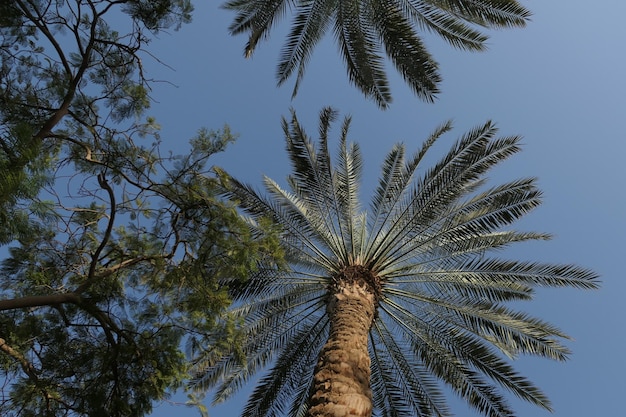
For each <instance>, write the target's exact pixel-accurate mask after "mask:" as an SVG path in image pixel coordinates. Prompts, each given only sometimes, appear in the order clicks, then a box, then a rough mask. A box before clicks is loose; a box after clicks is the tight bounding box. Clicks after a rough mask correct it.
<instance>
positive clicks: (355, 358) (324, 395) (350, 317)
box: [308, 280, 375, 417]
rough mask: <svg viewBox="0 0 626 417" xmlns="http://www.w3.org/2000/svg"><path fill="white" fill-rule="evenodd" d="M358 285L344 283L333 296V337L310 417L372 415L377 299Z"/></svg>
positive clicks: (318, 374) (318, 368)
mask: <svg viewBox="0 0 626 417" xmlns="http://www.w3.org/2000/svg"><path fill="white" fill-rule="evenodd" d="M357 281H360V282H357ZM357 281H355V280H349V281H344V280H341V282H339V283H338V284H337V286H336V290H335V291H333V294H332V295H331V296H330V297H331V299H330V300H329V304H328V313H329V315H330V322H331V325H330V335H329V337H328V341H327V342H326V344H325V345H324V347H323V348H322V351H321V353H320V357H319V360H318V363H317V365H316V369H315V374H314V377H313V386H312V392H311V398H310V402H309V405H310V406H309V411H308V417H369V416H371V415H372V392H371V389H370V357H369V354H368V350H367V343H368V332H369V329H370V327H371V325H372V321H373V319H374V310H375V301H374V299H375V296H374V294H373V293H372V291H371V290H369V287H370V286H369V285H367V284H365V283H364V282H363V281H362V280H357ZM363 284H365V285H363Z"/></svg>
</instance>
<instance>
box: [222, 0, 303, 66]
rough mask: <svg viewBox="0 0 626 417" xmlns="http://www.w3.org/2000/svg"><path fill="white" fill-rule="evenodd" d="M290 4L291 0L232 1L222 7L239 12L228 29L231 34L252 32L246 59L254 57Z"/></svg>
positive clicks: (246, 50)
mask: <svg viewBox="0 0 626 417" xmlns="http://www.w3.org/2000/svg"><path fill="white" fill-rule="evenodd" d="M290 2H291V1H290V0H269V1H266V0H231V1H228V2H226V3H224V4H223V5H222V7H223V8H225V9H230V10H237V11H238V12H239V14H238V15H237V16H236V17H235V20H234V21H233V23H231V25H230V26H229V28H228V30H229V31H230V33H231V34H233V35H236V34H240V33H244V32H248V31H249V32H250V37H249V38H248V43H247V44H246V47H245V56H246V58H248V57H250V56H252V53H253V52H254V50H255V48H256V45H257V43H258V42H259V40H260V39H261V38H263V37H266V36H268V34H269V32H270V30H271V29H272V26H273V25H274V24H275V23H276V22H277V21H278V20H280V19H281V17H282V15H283V14H284V13H285V10H286V9H287V5H288V3H290Z"/></svg>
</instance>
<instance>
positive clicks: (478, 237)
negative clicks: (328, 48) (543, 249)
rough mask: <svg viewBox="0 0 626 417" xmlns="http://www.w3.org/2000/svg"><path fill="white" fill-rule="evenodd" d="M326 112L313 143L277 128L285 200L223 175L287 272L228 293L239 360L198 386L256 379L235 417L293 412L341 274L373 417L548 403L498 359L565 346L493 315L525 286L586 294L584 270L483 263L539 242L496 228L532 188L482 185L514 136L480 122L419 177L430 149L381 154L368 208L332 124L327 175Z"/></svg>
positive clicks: (592, 278) (204, 366)
mask: <svg viewBox="0 0 626 417" xmlns="http://www.w3.org/2000/svg"><path fill="white" fill-rule="evenodd" d="M336 117H337V115H336V113H335V112H334V111H333V110H331V109H324V110H323V111H322V112H321V117H320V126H319V134H320V138H319V141H318V142H317V144H315V143H314V142H313V141H311V140H310V139H309V137H308V136H307V135H306V133H305V132H304V130H303V128H302V126H301V125H300V123H299V122H298V119H297V118H296V115H295V113H294V114H292V119H291V121H289V122H288V121H287V120H283V129H284V133H285V137H286V141H287V152H288V154H289V157H290V159H291V163H292V166H293V173H292V175H290V176H289V177H288V179H287V183H288V185H289V189H288V190H287V189H284V188H283V187H281V186H280V185H279V184H278V183H277V182H275V181H273V180H271V179H270V178H264V184H265V189H266V194H265V195H263V194H260V193H258V192H256V191H255V190H254V189H253V188H252V187H251V186H248V185H245V184H243V183H241V182H239V181H237V180H235V179H232V178H231V179H230V190H229V194H230V196H231V197H233V198H234V199H235V200H236V201H237V202H238V203H239V204H240V205H241V207H242V208H243V209H245V211H246V212H247V214H248V215H249V221H250V225H251V227H253V228H254V227H255V225H256V224H257V223H258V222H264V221H267V219H271V220H272V221H273V222H275V223H276V224H277V225H279V226H280V227H281V230H282V235H281V242H282V247H283V249H284V251H285V255H286V258H287V260H288V262H289V267H288V268H284V269H276V268H271V267H268V268H263V267H260V269H259V270H258V271H257V272H256V273H255V274H254V275H253V276H251V277H250V279H249V280H248V281H246V282H245V283H242V284H240V285H238V286H234V287H233V290H232V291H233V297H234V299H235V305H237V306H238V307H237V308H236V309H235V310H234V311H235V314H236V315H238V316H239V317H241V320H243V321H244V323H245V329H246V332H247V335H248V341H247V343H246V345H245V347H244V352H243V353H244V354H245V357H246V361H245V364H244V365H241V364H240V363H239V362H238V361H237V360H236V358H235V357H234V356H231V357H219V358H213V357H211V355H210V354H207V355H206V356H204V358H203V360H201V361H199V362H198V368H197V371H198V374H197V375H198V377H197V380H196V383H197V384H198V386H199V387H202V388H207V387H211V386H215V385H218V389H217V391H216V401H221V400H223V399H225V398H227V397H228V396H229V395H230V394H232V393H233V392H234V391H236V390H237V389H238V388H240V387H241V386H242V385H243V384H244V383H245V382H247V381H248V380H249V379H250V378H251V376H252V375H254V374H255V372H257V371H259V370H263V369H266V368H267V367H268V366H269V367H270V368H269V371H268V372H267V373H266V375H265V376H264V377H262V378H261V379H260V381H259V382H258V385H257V387H256V389H255V390H254V392H253V394H252V396H251V397H250V399H249V402H248V405H247V406H246V408H245V410H244V414H243V415H244V416H249V417H252V416H277V415H288V416H303V415H304V414H305V412H306V410H307V407H308V406H309V403H308V401H309V400H308V395H309V391H310V389H311V383H312V382H311V381H312V375H313V372H314V367H315V364H316V361H317V357H318V354H319V352H320V349H321V348H322V346H323V345H324V343H325V341H326V339H327V338H328V332H329V327H330V324H329V314H328V311H327V307H328V306H327V301H328V299H329V297H328V296H329V293H330V292H332V291H333V285H334V284H335V280H336V278H337V276H338V275H339V274H342V273H344V272H345V271H347V270H357V269H358V270H359V271H360V273H361V276H365V277H368V278H366V279H367V280H369V284H370V288H371V289H372V290H371V291H372V293H373V294H374V298H375V301H376V304H375V305H376V314H375V317H374V319H373V324H372V325H371V328H370V329H369V336H368V338H369V341H368V350H369V356H370V359H371V379H370V384H371V389H372V392H373V402H374V414H375V415H381V416H446V415H449V410H448V407H447V405H446V398H445V395H444V391H443V387H444V386H447V387H449V388H450V389H451V390H452V391H454V392H456V393H457V394H458V395H459V396H460V397H461V398H463V399H464V400H465V401H466V402H467V403H468V404H469V405H470V406H472V407H474V408H475V409H477V410H478V411H479V412H481V413H483V414H484V415H487V416H511V415H513V412H512V410H511V409H510V406H509V405H508V403H507V400H506V395H505V394H506V392H509V393H513V394H514V395H516V396H518V397H519V398H521V399H523V400H526V401H529V402H531V403H534V404H536V405H538V406H540V407H543V408H547V409H549V407H550V404H549V401H548V399H547V398H546V396H545V395H544V394H543V393H542V392H541V391H540V390H539V389H538V388H537V387H536V386H535V385H533V384H532V383H531V382H530V381H529V380H527V379H526V378H524V377H523V376H521V375H520V374H518V373H517V372H516V371H515V370H514V369H513V368H512V366H511V365H510V364H509V361H508V360H507V357H509V358H514V357H516V356H518V355H536V356H540V357H546V358H550V359H554V360H559V361H560V360H564V359H566V357H567V355H568V349H567V348H566V347H565V346H564V345H563V344H562V343H561V341H560V340H561V339H563V338H566V337H567V336H566V335H565V334H564V333H563V332H561V331H560V330H559V329H557V328H556V327H554V326H552V325H551V324H548V323H546V322H545V321H542V320H540V319H538V318H534V317H531V316H529V315H527V314H525V313H522V312H518V311H515V310H513V309H511V308H510V307H507V306H506V305H505V304H506V303H507V302H510V301H515V300H530V299H531V298H532V296H533V292H534V289H535V288H536V287H575V288H583V289H591V288H596V287H597V285H598V282H597V276H596V274H594V273H593V272H592V271H590V270H587V269H583V268H580V267H576V266H573V265H552V264H544V263H537V262H523V261H517V260H506V259H501V258H500V257H496V256H495V255H494V252H495V251H496V250H498V249H501V248H504V247H506V246H508V245H510V244H512V243H515V242H523V241H530V240H543V239H548V238H549V236H548V235H546V234H543V233H534V232H520V231H513V230H509V229H508V228H507V227H508V226H509V225H511V224H512V223H514V222H515V221H516V220H517V219H519V218H520V217H522V216H524V215H525V214H526V213H528V212H530V211H531V210H532V209H534V208H535V207H537V206H538V205H539V204H540V199H541V193H540V191H539V190H538V189H537V188H536V186H535V179H533V178H523V179H518V180H514V181H510V182H505V183H503V184H500V185H495V186H488V184H486V176H485V175H486V174H487V172H488V171H489V170H490V169H491V168H493V167H494V166H496V165H497V164H499V163H500V162H502V161H503V160H505V159H507V158H508V157H509V156H511V155H513V154H515V153H516V152H518V150H519V145H518V142H519V137H516V136H510V137H497V136H496V133H497V129H496V128H495V127H494V125H493V124H492V123H490V122H488V123H486V124H484V125H482V126H479V127H477V128H475V129H474V130H472V131H470V132H468V133H466V134H465V135H463V136H462V137H461V138H460V139H459V140H458V142H456V144H455V145H454V146H453V147H452V148H451V150H450V151H449V152H448V153H447V155H445V157H444V158H443V159H442V160H441V161H440V162H439V163H437V164H436V165H434V166H433V167H432V168H430V169H421V165H420V163H421V161H422V159H423V157H424V155H425V154H426V152H427V150H428V149H429V148H430V147H431V146H432V144H433V143H434V142H435V141H436V140H437V138H439V137H440V136H441V135H442V134H444V133H445V132H447V131H448V130H450V128H451V125H450V123H445V124H443V125H441V126H440V127H439V128H438V129H436V131H435V132H434V133H433V134H432V135H431V136H430V137H429V138H428V139H427V140H426V141H425V143H424V145H423V146H422V148H421V149H419V150H418V152H416V153H415V154H413V155H407V154H406V151H405V148H404V146H403V145H396V146H394V147H393V148H392V149H391V151H390V152H389V154H388V155H387V156H386V158H385V159H384V163H383V165H382V173H381V176H380V179H379V182H378V186H377V187H376V189H375V191H374V193H373V197H372V201H371V203H370V205H369V207H368V209H367V210H365V209H364V208H363V207H362V206H361V205H360V204H359V201H360V200H359V194H358V193H359V180H360V178H361V173H362V166H363V164H362V159H361V154H360V151H359V146H358V145H357V144H349V143H348V142H347V132H348V126H349V123H350V119H349V118H346V119H345V120H344V122H343V125H342V126H341V130H340V140H339V151H338V153H337V159H336V162H335V163H334V164H332V163H331V156H330V153H329V150H328V134H329V129H330V126H331V124H332V122H333V120H335V118H336Z"/></svg>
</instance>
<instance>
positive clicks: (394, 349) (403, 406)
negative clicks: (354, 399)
mask: <svg viewBox="0 0 626 417" xmlns="http://www.w3.org/2000/svg"><path fill="white" fill-rule="evenodd" d="M370 332H371V340H372V342H371V343H370V357H371V358H372V362H373V363H372V390H373V392H374V399H375V401H376V402H378V403H379V404H377V408H378V409H380V410H384V412H385V413H387V414H388V415H393V416H398V417H400V416H407V417H410V416H414V415H417V416H433V417H443V416H449V415H451V414H450V410H449V408H448V406H447V404H446V401H445V397H444V395H443V393H442V391H441V389H440V388H439V386H438V384H437V381H436V380H434V379H433V378H432V377H431V376H430V373H429V372H428V370H427V369H426V368H425V367H424V366H422V364H421V363H419V362H415V361H410V358H411V356H410V355H408V354H407V353H409V352H410V349H408V347H407V346H406V345H404V346H401V345H399V344H398V341H397V338H396V337H395V336H394V334H395V333H394V332H393V331H392V330H390V329H389V328H388V326H387V325H386V324H385V322H384V321H382V320H377V321H376V322H375V323H374V326H373V328H372V330H371V331H370Z"/></svg>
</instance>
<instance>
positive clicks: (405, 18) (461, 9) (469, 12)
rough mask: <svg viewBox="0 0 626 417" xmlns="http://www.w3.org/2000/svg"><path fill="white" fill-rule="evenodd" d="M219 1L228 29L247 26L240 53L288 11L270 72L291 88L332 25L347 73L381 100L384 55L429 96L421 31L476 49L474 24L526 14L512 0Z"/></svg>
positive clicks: (433, 72)
mask: <svg viewBox="0 0 626 417" xmlns="http://www.w3.org/2000/svg"><path fill="white" fill-rule="evenodd" d="M224 8H226V9H230V10H233V11H235V12H236V13H237V15H236V16H235V19H234V20H233V23H232V24H231V26H230V31H231V33H232V34H240V33H248V34H249V38H248V42H247V44H246V47H245V54H246V56H247V57H249V56H251V55H252V53H253V52H254V51H255V49H256V47H257V44H258V43H259V41H261V40H262V39H265V38H269V34H270V32H271V30H272V29H273V28H274V27H275V26H276V25H277V24H278V22H279V21H280V20H281V19H283V18H284V17H286V16H293V20H292V24H291V30H290V32H289V34H288V36H287V40H286V42H285V45H284V47H283V49H282V51H281V56H280V59H279V63H278V69H277V71H276V77H277V79H278V84H279V85H281V84H282V83H284V82H285V81H286V80H287V79H288V78H289V77H290V76H292V75H293V74H294V73H296V74H297V75H296V82H295V86H294V90H293V94H294V95H295V94H296V93H297V90H298V86H299V84H300V82H301V80H302V78H303V76H304V73H305V70H306V66H307V64H308V62H309V60H310V58H311V55H312V52H313V48H314V47H315V46H316V44H317V43H318V42H319V41H320V40H321V39H322V37H324V35H326V34H327V33H328V32H332V33H333V35H334V38H335V41H336V43H337V46H338V48H339V51H340V54H341V57H342V59H343V62H344V63H345V65H346V69H347V71H348V77H349V79H350V81H351V82H352V84H354V85H355V86H356V87H357V88H359V89H360V90H361V92H362V93H363V94H364V95H365V96H366V97H368V98H372V99H374V100H375V101H376V103H377V104H378V105H379V106H380V107H382V108H385V107H387V106H388V105H389V104H390V103H391V93H390V91H389V84H388V81H387V76H386V73H385V68H384V67H385V65H384V56H385V55H386V56H387V57H388V58H389V59H390V60H391V62H392V63H393V65H394V67H395V68H396V69H397V70H398V71H399V72H400V74H401V75H402V77H403V78H404V80H405V81H406V82H407V84H408V85H409V87H410V88H411V89H412V90H413V91H414V93H415V94H416V95H417V96H418V97H420V98H421V99H423V100H425V101H432V100H433V99H434V98H435V96H436V95H437V93H438V92H439V83H440V81H441V76H440V74H439V68H438V64H437V62H436V61H435V60H434V59H433V58H432V56H431V55H430V53H429V51H428V50H427V48H426V46H425V44H424V41H423V35H422V33H423V32H431V33H434V34H436V35H437V36H439V37H441V38H442V39H444V40H445V41H446V42H447V43H449V44H450V45H451V46H453V47H455V48H459V49H465V50H470V51H481V50H483V49H485V43H486V41H487V36H485V35H484V34H483V33H482V32H481V29H484V28H503V27H521V26H524V25H525V24H526V22H527V20H528V19H529V17H530V12H529V11H528V10H527V9H526V8H524V7H523V6H522V5H521V4H520V3H519V2H518V1H517V0H498V1H493V0H454V1H424V0H414V1H398V0H342V1H337V0H318V1H311V0H229V1H227V2H226V3H225V4H224Z"/></svg>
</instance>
